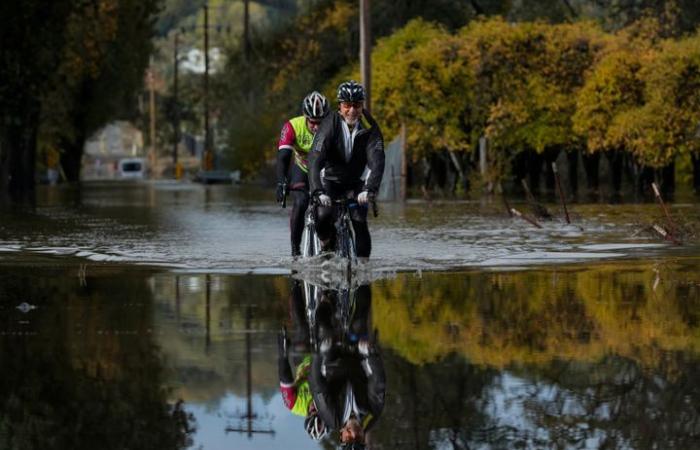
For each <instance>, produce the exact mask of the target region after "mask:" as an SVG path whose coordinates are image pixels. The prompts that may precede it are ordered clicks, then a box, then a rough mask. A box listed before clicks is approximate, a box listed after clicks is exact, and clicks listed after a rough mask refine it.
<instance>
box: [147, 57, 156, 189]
mask: <svg viewBox="0 0 700 450" xmlns="http://www.w3.org/2000/svg"><path fill="white" fill-rule="evenodd" d="M154 78H155V74H154V72H153V58H151V64H150V67H149V68H148V109H149V114H150V119H151V120H150V121H151V126H150V133H149V134H150V141H151V146H150V149H149V152H148V159H149V162H150V166H151V176H153V175H154V174H155V168H156V93H155V86H154V84H155V80H154Z"/></svg>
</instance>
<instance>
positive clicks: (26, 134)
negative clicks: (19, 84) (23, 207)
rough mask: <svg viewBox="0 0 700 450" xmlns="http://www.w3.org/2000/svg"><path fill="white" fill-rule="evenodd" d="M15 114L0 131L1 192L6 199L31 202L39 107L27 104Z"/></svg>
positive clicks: (32, 197) (32, 198)
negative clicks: (16, 117) (16, 115)
mask: <svg viewBox="0 0 700 450" xmlns="http://www.w3.org/2000/svg"><path fill="white" fill-rule="evenodd" d="M18 117H19V118H20V120H19V121H18V122H15V123H10V124H6V125H5V126H4V127H3V128H2V131H0V146H1V148H0V190H1V192H0V195H2V197H3V199H4V200H5V201H7V200H10V201H13V202H17V203H26V202H29V203H33V200H34V185H35V175H34V171H35V165H36V138H37V129H38V118H39V115H38V107H37V106H36V105H33V104H31V105H27V106H26V107H25V109H24V111H22V113H21V114H20V115H19V116H18Z"/></svg>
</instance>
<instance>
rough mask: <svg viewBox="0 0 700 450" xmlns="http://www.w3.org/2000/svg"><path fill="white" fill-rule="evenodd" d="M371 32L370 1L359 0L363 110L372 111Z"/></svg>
mask: <svg viewBox="0 0 700 450" xmlns="http://www.w3.org/2000/svg"><path fill="white" fill-rule="evenodd" d="M371 55H372V30H371V23H370V0H360V72H361V73H362V85H363V86H364V87H365V108H367V109H368V110H370V111H371V110H372V66H371V58H370V56H371Z"/></svg>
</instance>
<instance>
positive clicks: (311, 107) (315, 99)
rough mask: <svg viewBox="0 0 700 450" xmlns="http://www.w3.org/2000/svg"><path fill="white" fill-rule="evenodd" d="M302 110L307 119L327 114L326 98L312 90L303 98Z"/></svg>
mask: <svg viewBox="0 0 700 450" xmlns="http://www.w3.org/2000/svg"><path fill="white" fill-rule="evenodd" d="M302 110H303V111H304V115H305V116H306V117H308V118H309V119H322V118H323V117H324V116H325V115H326V114H328V110H329V106H328V100H326V97H324V96H323V95H322V94H320V93H319V92H317V91H313V92H312V93H310V94H309V95H307V96H306V97H305V98H304V101H303V102H302Z"/></svg>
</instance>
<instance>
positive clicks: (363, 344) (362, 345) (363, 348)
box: [357, 339, 370, 357]
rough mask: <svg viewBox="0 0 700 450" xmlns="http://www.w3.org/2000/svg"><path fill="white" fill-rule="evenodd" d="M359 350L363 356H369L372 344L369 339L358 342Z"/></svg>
mask: <svg viewBox="0 0 700 450" xmlns="http://www.w3.org/2000/svg"><path fill="white" fill-rule="evenodd" d="M357 351H358V352H360V355H362V356H365V357H366V356H369V352H370V345H369V341H368V340H367V339H362V340H360V342H358V343H357Z"/></svg>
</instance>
